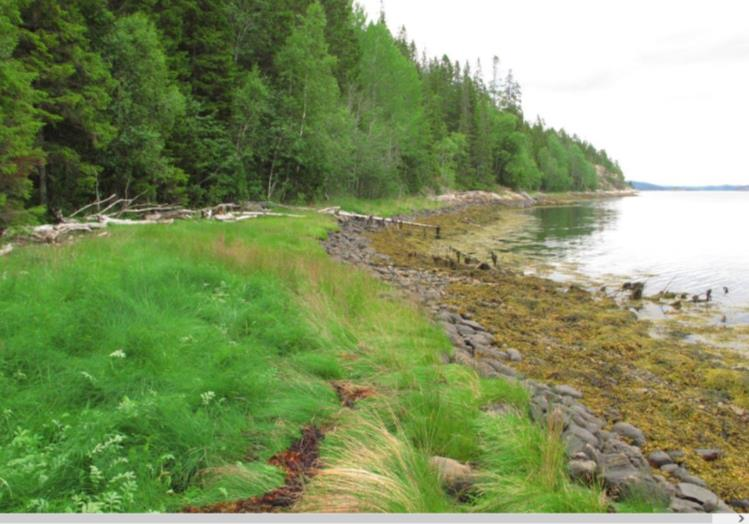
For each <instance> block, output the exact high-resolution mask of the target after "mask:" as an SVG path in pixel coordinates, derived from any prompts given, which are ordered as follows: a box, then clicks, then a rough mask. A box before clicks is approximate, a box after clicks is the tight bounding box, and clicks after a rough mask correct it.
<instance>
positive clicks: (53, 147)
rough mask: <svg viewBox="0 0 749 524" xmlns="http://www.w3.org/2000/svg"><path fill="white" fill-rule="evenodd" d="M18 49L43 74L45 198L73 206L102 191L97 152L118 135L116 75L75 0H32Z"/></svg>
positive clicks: (38, 76)
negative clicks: (111, 111)
mask: <svg viewBox="0 0 749 524" xmlns="http://www.w3.org/2000/svg"><path fill="white" fill-rule="evenodd" d="M22 19H23V25H22V28H23V30H22V32H21V38H20V41H19V45H18V47H17V49H16V52H15V56H16V57H17V58H18V59H19V60H20V61H22V62H23V63H24V66H25V67H26V68H27V69H28V70H30V71H32V72H33V73H34V74H35V80H34V83H33V85H34V88H35V89H37V90H38V91H39V92H40V94H41V96H40V98H39V101H38V103H37V107H38V108H39V109H40V111H41V114H42V118H43V121H44V126H43V127H42V128H41V130H40V132H39V134H38V137H37V144H38V146H39V147H41V148H42V149H43V150H44V152H45V154H46V160H47V161H46V163H45V164H43V165H41V166H39V167H38V168H37V170H36V171H37V176H36V182H37V200H38V202H39V203H41V204H42V205H45V206H50V207H51V208H70V207H71V206H74V205H77V204H80V203H83V202H87V201H89V200H90V199H91V198H92V197H93V196H94V195H95V193H96V187H97V184H98V180H99V175H100V173H101V166H100V165H98V164H97V163H96V159H97V153H98V151H100V150H101V149H102V148H103V147H105V146H106V145H107V144H108V142H109V141H110V140H111V138H112V136H113V135H114V127H113V126H112V125H111V122H110V121H109V119H108V117H107V108H108V106H109V103H110V93H111V91H112V88H113V82H112V77H111V75H110V74H109V71H108V69H107V67H106V65H105V63H104V61H103V60H102V57H101V55H100V54H99V53H97V52H95V51H94V50H93V49H92V46H91V43H90V41H89V38H88V29H87V27H86V24H85V19H84V18H83V16H81V13H80V11H79V9H78V5H77V3H76V2H75V1H71V2H69V3H66V5H65V6H63V5H61V4H60V3H59V2H57V1H54V0H31V1H29V2H27V4H26V6H25V7H24V9H23V10H22Z"/></svg>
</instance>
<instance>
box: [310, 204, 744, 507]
mask: <svg viewBox="0 0 749 524" xmlns="http://www.w3.org/2000/svg"><path fill="white" fill-rule="evenodd" d="M529 198H530V197H529ZM494 202H495V203H497V202H496V200H495V201H494ZM521 202H522V203H521ZM472 203H473V202H472V200H471V199H468V200H466V201H461V202H455V203H454V204H456V205H457V206H460V207H463V206H467V205H472ZM511 205H533V204H532V203H530V202H529V201H527V200H525V199H523V200H514V201H513V204H511ZM443 212H444V210H443ZM376 227H377V226H375V225H371V224H367V223H366V221H356V220H345V221H342V222H341V230H340V231H338V232H335V233H332V234H330V235H329V237H328V239H327V241H326V242H325V248H326V250H327V252H328V253H329V254H330V255H331V256H333V257H335V258H337V259H339V260H342V261H344V262H347V263H351V264H354V265H357V266H362V267H364V268H366V269H368V270H369V271H370V272H372V273H373V274H375V275H376V276H377V277H378V278H380V279H382V280H384V281H387V282H389V283H391V284H394V285H396V286H397V287H399V288H401V289H403V290H404V291H405V292H407V293H408V294H409V295H411V296H413V297H414V299H415V300H417V301H418V302H420V303H421V304H422V305H423V306H424V307H425V308H426V309H427V310H428V311H429V312H430V314H431V316H432V317H433V319H434V320H435V321H436V322H438V323H440V325H441V326H442V327H443V328H444V330H445V332H446V334H447V335H448V337H449V338H450V340H451V341H452V344H453V348H454V351H453V354H452V355H449V356H448V355H445V356H444V360H445V362H446V363H447V362H456V363H460V364H463V365H466V366H470V367H472V368H474V369H475V370H476V371H477V372H478V373H479V374H480V375H481V376H484V377H502V378H505V379H509V380H517V381H520V382H521V383H523V384H524V385H525V387H526V388H528V390H529V392H530V396H531V399H532V400H531V413H530V416H531V417H532V418H533V419H534V420H535V421H536V422H537V423H539V424H547V423H549V422H550V421H551V418H556V419H561V420H560V422H561V425H562V427H563V430H562V438H563V439H564V441H565V443H566V446H567V460H568V463H567V467H568V471H569V473H570V476H571V477H572V478H574V479H575V480H577V481H579V482H582V483H595V482H601V483H602V484H603V486H604V487H605V489H606V491H607V493H608V494H609V495H610V496H611V497H612V498H613V499H614V500H617V498H619V497H621V496H622V495H624V494H626V493H629V492H637V493H643V494H647V495H648V496H650V497H654V498H657V499H661V500H663V501H667V502H668V504H667V505H668V507H669V509H670V510H671V511H673V512H680V513H694V512H708V513H712V512H732V511H733V510H732V508H731V507H730V506H729V505H728V504H726V502H725V501H723V500H722V499H721V498H720V497H719V496H718V495H716V494H715V493H713V492H712V491H710V490H709V489H708V487H707V484H706V482H705V481H704V480H703V479H701V478H699V477H697V476H696V475H694V474H692V473H690V472H689V471H688V470H687V469H686V467H684V466H683V465H681V464H680V463H681V456H680V455H679V453H678V452H666V451H655V452H652V453H650V454H649V456H648V457H646V456H645V455H644V454H643V452H642V450H641V447H642V446H643V445H644V444H645V442H646V435H645V434H644V433H643V432H642V431H641V430H639V429H638V428H636V427H635V426H633V425H631V424H628V423H626V422H623V421H619V422H617V423H616V424H614V425H613V426H612V427H610V428H607V423H606V422H605V421H604V420H603V419H602V418H600V417H598V416H597V415H596V414H594V413H593V412H592V411H591V410H590V409H589V408H588V407H586V405H585V404H584V400H583V394H582V393H581V392H580V391H578V390H577V389H575V388H574V387H572V386H569V385H563V384H556V385H550V384H545V383H542V382H539V381H536V380H532V379H530V378H527V377H525V376H523V375H522V374H521V373H519V372H518V371H517V370H516V369H515V368H514V367H513V364H514V363H517V362H520V361H521V360H522V358H523V356H522V354H521V353H520V352H519V351H517V350H516V349H514V348H511V347H497V345H495V343H494V337H493V336H492V335H491V334H490V333H489V332H488V331H487V329H485V327H484V326H482V325H480V324H479V323H477V322H475V321H474V320H473V319H472V318H469V316H468V315H465V314H464V315H461V314H459V313H458V312H457V311H455V310H454V309H452V308H451V307H450V306H448V305H447V304H446V303H445V302H446V301H445V300H444V299H445V289H446V287H447V286H448V285H449V284H450V283H452V282H454V281H455V280H461V279H466V278H470V277H467V276H460V275H451V274H444V273H438V272H436V271H428V270H420V269H413V268H405V267H396V266H395V265H393V263H392V261H391V260H390V259H389V257H387V256H386V255H384V254H381V253H378V252H377V251H376V250H375V249H373V248H372V247H371V246H370V243H369V240H368V238H367V237H366V234H367V233H368V232H369V231H371V230H372V229H373V228H376ZM497 409H501V406H499V407H497ZM707 451H710V450H707ZM656 470H659V471H662V472H664V473H668V474H669V475H670V477H671V478H673V479H675V480H676V482H670V481H669V480H667V479H666V478H665V477H664V476H663V475H660V474H659V473H657V472H656Z"/></svg>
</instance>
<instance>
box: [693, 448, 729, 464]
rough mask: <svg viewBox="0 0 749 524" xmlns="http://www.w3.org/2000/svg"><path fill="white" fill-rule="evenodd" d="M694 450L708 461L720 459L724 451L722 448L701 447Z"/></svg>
mask: <svg viewBox="0 0 749 524" xmlns="http://www.w3.org/2000/svg"><path fill="white" fill-rule="evenodd" d="M694 451H695V453H697V454H698V455H699V456H700V457H701V458H702V459H703V460H706V461H708V462H712V461H713V460H718V459H719V458H720V457H722V456H723V451H722V450H720V449H706V448H699V449H695V450H694Z"/></svg>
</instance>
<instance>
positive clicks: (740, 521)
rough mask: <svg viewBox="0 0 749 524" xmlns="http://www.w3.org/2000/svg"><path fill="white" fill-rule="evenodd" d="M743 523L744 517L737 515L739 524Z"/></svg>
mask: <svg viewBox="0 0 749 524" xmlns="http://www.w3.org/2000/svg"><path fill="white" fill-rule="evenodd" d="M742 522H744V515H739V524H741V523H742Z"/></svg>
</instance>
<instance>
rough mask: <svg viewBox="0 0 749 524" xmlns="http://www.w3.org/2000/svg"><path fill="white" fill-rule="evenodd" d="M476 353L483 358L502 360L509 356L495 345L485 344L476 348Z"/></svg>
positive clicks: (477, 356) (479, 357)
mask: <svg viewBox="0 0 749 524" xmlns="http://www.w3.org/2000/svg"><path fill="white" fill-rule="evenodd" d="M474 355H475V356H476V358H478V359H483V360H497V361H501V360H506V358H507V354H506V353H504V352H502V351H500V350H498V349H497V348H496V347H494V346H484V347H479V348H476V351H475V352H474Z"/></svg>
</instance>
